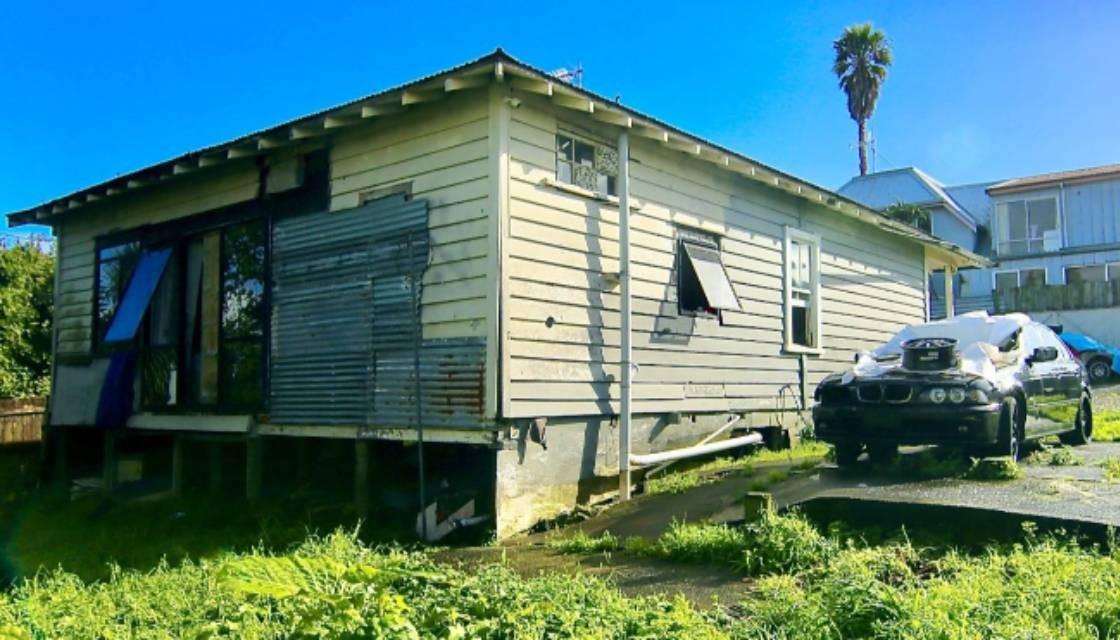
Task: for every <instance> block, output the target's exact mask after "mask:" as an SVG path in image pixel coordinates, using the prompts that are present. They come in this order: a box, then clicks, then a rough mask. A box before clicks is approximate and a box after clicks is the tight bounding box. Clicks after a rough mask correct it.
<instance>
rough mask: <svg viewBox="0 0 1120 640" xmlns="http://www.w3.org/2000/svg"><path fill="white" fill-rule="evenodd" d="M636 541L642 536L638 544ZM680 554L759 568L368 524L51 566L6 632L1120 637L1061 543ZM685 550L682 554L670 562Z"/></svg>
mask: <svg viewBox="0 0 1120 640" xmlns="http://www.w3.org/2000/svg"><path fill="white" fill-rule="evenodd" d="M631 546H635V548H636V545H632V544H631V543H630V542H629V541H628V543H627V547H628V548H629V547H631ZM653 548H659V549H660V550H661V551H660V553H662V554H665V555H666V557H673V558H675V559H678V560H682V561H683V560H688V561H697V560H698V561H703V562H733V563H736V564H737V565H738V566H740V568H741V569H743V570H744V571H746V572H748V573H750V574H751V575H755V576H758V577H757V578H756V579H755V580H754V581H753V582H752V583H751V584H750V585H749V586H747V587H745V588H744V591H743V593H742V595H741V597H740V598H738V599H737V601H733V602H728V603H725V604H730V605H733V608H730V609H729V608H725V607H722V606H717V607H715V608H714V609H712V610H709V611H702V610H699V609H697V608H696V607H695V606H693V605H692V604H690V603H688V602H687V601H686V600H684V599H683V598H681V597H672V596H669V595H665V596H652V597H641V596H632V595H623V594H622V593H621V592H620V591H618V590H617V589H616V588H614V587H613V586H612V585H611V584H610V582H609V581H607V580H603V579H598V578H592V577H586V576H580V575H572V574H569V573H564V574H549V573H546V574H540V575H537V576H535V577H530V578H525V577H521V576H519V575H518V574H517V573H515V572H514V571H512V570H511V569H509V568H508V567H506V566H504V565H501V564H498V565H490V566H485V567H481V568H479V569H474V570H464V569H461V568H458V567H451V566H446V565H440V564H437V563H436V562H435V561H434V560H432V559H431V558H430V557H429V556H427V555H425V554H423V553H412V552H404V551H400V550H398V549H393V548H381V549H377V548H370V547H367V546H365V545H363V544H361V543H359V542H358V541H357V540H356V538H355V537H354V536H353V535H349V534H344V533H336V534H333V535H330V536H327V537H324V538H312V539H310V540H308V541H307V542H305V543H304V544H302V545H300V546H299V547H297V548H295V549H294V550H292V551H291V552H289V553H284V554H280V555H270V554H266V553H260V552H250V553H244V554H231V555H226V556H222V557H219V558H215V559H212V560H205V561H201V562H197V563H195V562H187V563H184V564H183V565H182V566H179V567H169V566H162V567H159V568H157V569H155V570H154V571H151V572H132V571H114V572H112V573H111V575H110V577H109V578H108V579H107V580H105V581H102V582H97V583H93V584H87V583H83V582H82V581H81V580H79V579H77V578H76V577H75V576H73V575H69V574H65V573H62V572H54V573H49V574H44V575H40V576H38V577H36V578H35V579H32V580H29V581H27V582H25V583H23V584H21V585H20V586H18V587H17V588H16V589H14V590H12V591H10V592H8V593H6V594H3V595H0V637H4V638H26V639H30V638H39V637H43V638H77V639H83V638H91V639H92V638H125V637H127V638H167V637H175V638H215V637H246V638H262V639H265V638H293V637H294V638H311V637H321V638H326V637H332V638H333V637H348V638H357V637H370V638H400V639H414V638H544V637H548V638H649V639H653V638H701V639H715V638H733V639H736V640H762V639H770V638H781V639H794V638H797V639H807V640H839V639H841V638H879V639H887V638H892V639H893V638H902V639H910V640H926V639H929V640H932V639H934V638H937V639H943V638H955V639H965V638H1075V639H1082V638H1083V639H1086V640H1088V639H1095V638H1109V637H1113V638H1115V637H1118V634H1120V598H1117V597H1116V593H1117V590H1118V589H1120V558H1118V557H1117V555H1115V554H1114V553H1112V552H1111V551H1101V550H1099V549H1096V548H1087V547H1082V546H1078V545H1077V544H1075V543H1073V542H1068V541H1062V540H1059V539H1054V538H1042V539H1039V538H1033V537H1028V538H1027V540H1026V541H1025V542H1023V543H1021V544H1018V545H1012V546H1004V547H991V548H989V549H987V551H986V552H984V553H981V554H963V553H958V552H955V551H952V550H928V549H926V550H923V549H918V548H915V547H913V546H912V545H911V544H910V543H909V542H905V541H904V542H900V543H896V544H888V545H881V546H864V545H859V544H854V543H851V542H850V541H842V540H838V539H835V538H832V537H826V536H822V535H821V534H820V533H818V532H817V531H816V530H815V529H813V528H812V527H811V526H809V525H808V523H807V522H805V521H804V520H802V519H800V518H798V517H796V516H793V517H789V516H770V517H768V518H764V519H763V520H762V521H760V522H759V523H756V525H755V528H754V529H753V530H751V531H749V532H748V531H747V530H739V531H738V532H736V531H735V530H733V529H730V528H727V527H720V526H714V525H677V526H676V527H675V528H674V530H672V531H670V532H669V533H667V534H666V537H665V538H663V539H662V540H659V541H657V542H656V543H651V544H647V545H646V546H645V552H647V553H653V551H651V549H653ZM670 554H672V555H671V556H670Z"/></svg>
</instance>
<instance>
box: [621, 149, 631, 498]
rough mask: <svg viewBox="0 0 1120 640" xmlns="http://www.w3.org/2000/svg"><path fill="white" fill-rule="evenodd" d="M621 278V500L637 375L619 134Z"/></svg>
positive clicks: (626, 160)
mask: <svg viewBox="0 0 1120 640" xmlns="http://www.w3.org/2000/svg"><path fill="white" fill-rule="evenodd" d="M618 244H619V252H618V253H619V255H618V279H619V282H620V284H621V285H622V287H621V288H622V291H621V294H622V354H621V358H620V360H621V362H620V363H619V364H620V365H621V367H622V398H621V402H620V404H621V407H620V411H621V415H620V416H619V421H618V422H619V428H618V499H619V500H620V501H622V502H626V501H627V500H629V499H630V460H631V456H630V391H631V385H632V383H633V378H634V367H633V364H634V363H633V361H632V359H631V348H630V340H631V335H630V333H631V326H630V136H629V134H628V133H627V132H626V131H625V130H623V131H622V133H620V134H618Z"/></svg>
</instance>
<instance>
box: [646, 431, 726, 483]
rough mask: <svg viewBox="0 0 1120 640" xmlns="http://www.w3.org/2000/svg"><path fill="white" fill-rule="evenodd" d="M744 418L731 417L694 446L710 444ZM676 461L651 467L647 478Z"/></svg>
mask: <svg viewBox="0 0 1120 640" xmlns="http://www.w3.org/2000/svg"><path fill="white" fill-rule="evenodd" d="M742 419H743V416H735V417H733V418H731V419H730V420H728V421H727V422H726V423H725V424H724V425H723V426H722V427H720V428H719V429H716V430H715V431H713V432H711V433H709V434H708V435H707V436H705V437H704V439H703V440H701V441H700V442H697V443H696V444H695V445H693V446H700V445H702V444H708V443H709V442H711V441H712V440H715V439H716V438H718V437H719V436H720V434H722V433H723V432H724V431H727V430H728V429H730V428H731V427H734V426H735V425H736V424H738V423H739V421H740V420H742ZM674 462H676V460H670V461H669V462H666V463H665V464H661V465H658V466H657V467H656V468H654V469H650V470H649V471H647V472H646V475H645V478H649V477H650V476H652V475H653V474H655V473H661V472H662V471H664V470H666V469H668V468H669V466H670V465H672V464H673V463H674Z"/></svg>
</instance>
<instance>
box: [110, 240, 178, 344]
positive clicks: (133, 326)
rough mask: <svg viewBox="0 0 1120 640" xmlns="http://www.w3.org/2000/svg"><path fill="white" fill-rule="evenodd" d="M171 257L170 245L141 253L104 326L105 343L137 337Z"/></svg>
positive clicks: (125, 340)
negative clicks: (110, 318) (107, 324)
mask: <svg viewBox="0 0 1120 640" xmlns="http://www.w3.org/2000/svg"><path fill="white" fill-rule="evenodd" d="M170 257H171V249H170V248H162V249H148V250H145V251H144V252H143V253H142V254H140V257H139V258H138V259H137V261H136V265H135V266H134V267H133V269H132V277H130V278H129V279H128V286H127V287H125V289H124V293H123V294H121V296H120V299H119V301H118V302H117V304H116V310H115V311H114V313H113V316H112V320H111V321H110V322H109V327H108V329H106V330H105V337H104V341H105V342H106V343H115V342H127V341H129V340H132V339H133V338H135V337H136V331H137V329H139V328H140V323H141V322H142V321H143V319H144V314H146V313H147V311H148V305H149V303H151V301H152V296H153V294H155V291H156V287H157V286H158V285H159V282H160V279H161V278H162V277H163V271H164V269H165V268H166V267H167V262H168V259H169V258H170Z"/></svg>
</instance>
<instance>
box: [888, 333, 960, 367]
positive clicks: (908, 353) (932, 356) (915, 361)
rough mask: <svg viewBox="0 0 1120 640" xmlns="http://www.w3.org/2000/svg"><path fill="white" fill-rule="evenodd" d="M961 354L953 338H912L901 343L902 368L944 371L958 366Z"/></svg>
mask: <svg viewBox="0 0 1120 640" xmlns="http://www.w3.org/2000/svg"><path fill="white" fill-rule="evenodd" d="M960 363H961V354H960V352H959V351H957V341H956V340H955V339H954V338H913V339H911V340H907V341H906V342H903V343H902V368H903V369H907V370H909V371H944V370H945V369H955V368H957V367H958V366H960Z"/></svg>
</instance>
